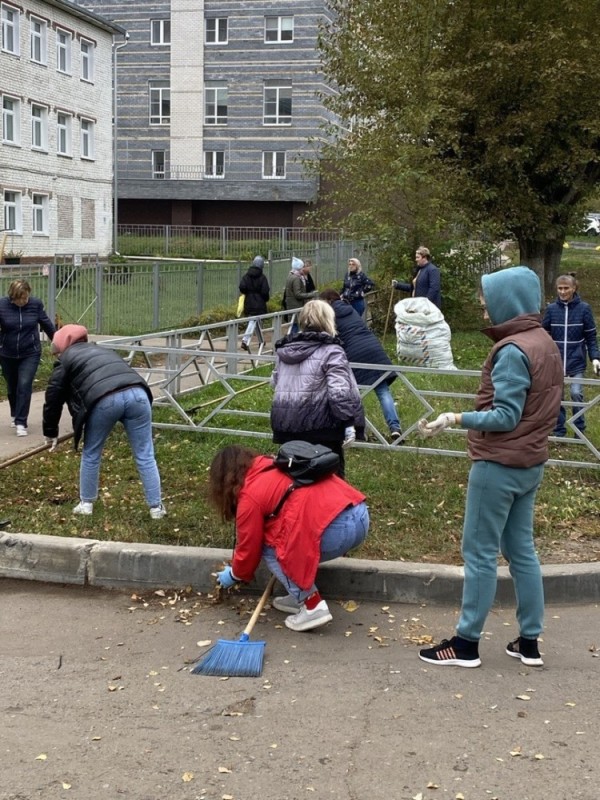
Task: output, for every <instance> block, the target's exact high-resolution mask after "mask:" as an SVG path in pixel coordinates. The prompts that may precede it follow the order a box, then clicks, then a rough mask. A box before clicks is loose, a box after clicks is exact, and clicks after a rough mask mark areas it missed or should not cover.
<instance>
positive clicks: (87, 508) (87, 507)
mask: <svg viewBox="0 0 600 800" xmlns="http://www.w3.org/2000/svg"><path fill="white" fill-rule="evenodd" d="M93 510H94V504H93V503H86V502H85V500H80V501H79V502H78V503H77V505H76V506H75V508H74V509H73V514H85V515H86V516H89V515H90V514H91V513H92V511H93Z"/></svg>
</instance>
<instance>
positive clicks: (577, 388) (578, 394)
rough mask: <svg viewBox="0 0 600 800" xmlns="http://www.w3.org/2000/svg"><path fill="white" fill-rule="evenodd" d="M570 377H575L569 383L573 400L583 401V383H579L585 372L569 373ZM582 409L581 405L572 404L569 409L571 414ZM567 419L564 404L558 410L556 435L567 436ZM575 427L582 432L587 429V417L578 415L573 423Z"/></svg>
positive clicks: (576, 401)
mask: <svg viewBox="0 0 600 800" xmlns="http://www.w3.org/2000/svg"><path fill="white" fill-rule="evenodd" d="M569 377H570V378H574V379H575V380H574V381H573V383H570V384H569V390H570V395H571V400H572V401H573V403H583V384H581V383H579V381H580V380H581V379H582V378H583V372H576V373H575V375H569ZM580 410H581V406H579V407H578V406H571V408H570V409H569V411H570V412H571V413H570V416H572V415H573V414H577V412H578V411H580ZM566 419H567V412H566V409H565V408H564V406H561V407H560V411H559V412H558V420H557V421H556V428H555V429H554V435H555V436H566V435H567V426H566V424H565V423H566ZM573 425H575V427H576V428H577V429H578V430H580V431H581V432H582V433H583V432H584V430H585V418H584V416H583V414H582V415H581V416H580V417H577V419H576V420H575V422H574V423H573Z"/></svg>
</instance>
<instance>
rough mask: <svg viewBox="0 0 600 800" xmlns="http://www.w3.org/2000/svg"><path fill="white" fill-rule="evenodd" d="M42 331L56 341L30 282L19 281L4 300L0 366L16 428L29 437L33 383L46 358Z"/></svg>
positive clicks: (1, 302)
mask: <svg viewBox="0 0 600 800" xmlns="http://www.w3.org/2000/svg"><path fill="white" fill-rule="evenodd" d="M40 328H41V329H42V330H43V331H44V333H45V334H46V336H47V337H48V338H49V339H52V337H53V336H54V333H55V331H56V328H55V327H54V325H53V324H52V321H51V320H50V317H49V316H48V315H47V314H46V311H45V310H44V304H43V303H42V301H41V300H40V299H39V298H37V297H32V296H31V286H30V285H29V283H28V282H27V281H24V280H16V281H13V282H12V283H11V284H10V286H9V287H8V295H7V296H6V297H2V298H0V366H1V367H2V374H3V375H4V380H5V381H6V389H7V393H8V403H9V406H10V416H11V418H12V423H11V424H12V426H13V427H14V428H15V430H16V434H17V436H27V434H28V433H29V431H28V429H27V418H28V417H29V409H30V408H31V395H32V392H33V380H34V378H35V373H36V372H37V368H38V366H39V364H40V359H41V357H42V345H41V342H40Z"/></svg>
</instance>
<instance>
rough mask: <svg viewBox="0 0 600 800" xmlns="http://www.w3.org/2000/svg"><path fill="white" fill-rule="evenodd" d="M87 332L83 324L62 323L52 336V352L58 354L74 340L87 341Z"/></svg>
mask: <svg viewBox="0 0 600 800" xmlns="http://www.w3.org/2000/svg"><path fill="white" fill-rule="evenodd" d="M87 340H88V332H87V328H86V327H84V326H83V325H63V327H62V328H59V329H58V330H57V331H56V333H55V334H54V336H53V337H52V352H53V353H57V354H58V355H60V354H61V353H64V352H65V350H66V349H67V347H70V346H71V345H72V344H75V342H87Z"/></svg>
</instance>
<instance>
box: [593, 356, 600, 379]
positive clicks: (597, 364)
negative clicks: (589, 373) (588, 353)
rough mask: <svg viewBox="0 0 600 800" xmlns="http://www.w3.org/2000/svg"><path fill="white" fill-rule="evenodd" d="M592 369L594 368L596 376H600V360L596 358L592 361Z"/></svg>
mask: <svg viewBox="0 0 600 800" xmlns="http://www.w3.org/2000/svg"><path fill="white" fill-rule="evenodd" d="M592 367H593V368H594V375H600V359H597V358H595V359H594V360H593V361H592Z"/></svg>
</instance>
